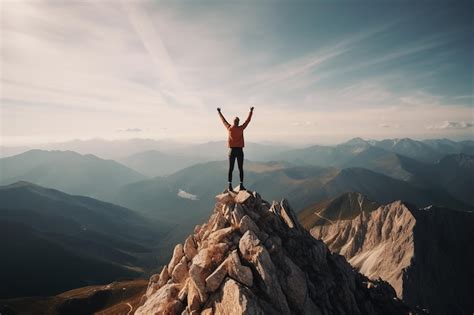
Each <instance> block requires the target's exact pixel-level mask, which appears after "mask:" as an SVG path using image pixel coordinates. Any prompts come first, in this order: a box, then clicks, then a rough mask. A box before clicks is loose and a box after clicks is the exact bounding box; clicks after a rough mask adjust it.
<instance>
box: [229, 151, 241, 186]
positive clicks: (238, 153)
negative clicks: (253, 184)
mask: <svg viewBox="0 0 474 315" xmlns="http://www.w3.org/2000/svg"><path fill="white" fill-rule="evenodd" d="M235 159H237V165H238V166H239V175H240V182H241V183H242V182H243V181H244V150H243V149H242V148H230V150H229V174H228V178H229V183H231V182H232V172H233V171H234V164H235Z"/></svg>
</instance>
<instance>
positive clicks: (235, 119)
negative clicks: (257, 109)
mask: <svg viewBox="0 0 474 315" xmlns="http://www.w3.org/2000/svg"><path fill="white" fill-rule="evenodd" d="M239 122H240V119H239V117H235V118H234V126H238V125H239Z"/></svg>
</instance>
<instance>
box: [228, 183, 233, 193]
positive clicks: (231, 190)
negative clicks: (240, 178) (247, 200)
mask: <svg viewBox="0 0 474 315" xmlns="http://www.w3.org/2000/svg"><path fill="white" fill-rule="evenodd" d="M229 191H230V192H233V191H234V188H233V187H232V184H231V183H229Z"/></svg>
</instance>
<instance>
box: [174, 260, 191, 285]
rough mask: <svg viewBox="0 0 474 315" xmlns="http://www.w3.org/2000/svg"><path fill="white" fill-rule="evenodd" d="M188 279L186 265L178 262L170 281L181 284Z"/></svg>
mask: <svg viewBox="0 0 474 315" xmlns="http://www.w3.org/2000/svg"><path fill="white" fill-rule="evenodd" d="M187 277H188V264H187V263H186V262H180V263H178V264H177V265H176V267H174V269H173V273H172V275H171V279H172V280H173V282H174V283H183V282H184V281H185V280H186V278H187Z"/></svg>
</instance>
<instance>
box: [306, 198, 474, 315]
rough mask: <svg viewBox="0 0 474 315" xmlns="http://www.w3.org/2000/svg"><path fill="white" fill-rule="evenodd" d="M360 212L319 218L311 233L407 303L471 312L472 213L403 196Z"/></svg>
mask: <svg viewBox="0 0 474 315" xmlns="http://www.w3.org/2000/svg"><path fill="white" fill-rule="evenodd" d="M333 210H334V211H335V209H333ZM341 211H344V212H347V209H341ZM354 211H355V212H357V211H358V210H357V209H356V210H354ZM358 212H359V215H357V216H355V217H354V218H352V219H348V220H331V222H329V221H327V220H326V221H325V222H322V221H319V223H317V224H316V225H315V226H312V227H310V233H311V234H312V235H313V236H314V237H315V238H316V239H321V240H323V241H324V242H325V243H326V244H327V245H328V247H329V248H330V250H331V251H332V252H334V253H338V254H341V255H343V256H344V257H345V258H346V259H347V260H348V261H349V263H350V264H351V265H352V266H353V267H355V268H356V269H357V270H359V271H360V272H361V273H363V274H364V275H366V276H367V277H369V278H370V279H379V278H381V279H383V280H385V281H387V282H389V283H390V284H391V285H392V286H393V288H394V289H395V291H396V292H397V296H398V297H399V298H401V299H403V300H404V302H406V303H407V304H408V305H410V306H412V307H419V308H423V309H428V310H429V311H430V313H431V314H454V313H456V314H472V312H473V311H474V302H473V300H472V298H471V295H472V292H474V286H473V284H472V279H474V271H473V270H474V269H473V268H472V261H473V260H474V250H473V249H472V248H473V247H472V246H471V245H470V244H471V243H472V241H474V229H473V226H474V214H473V213H468V212H460V211H455V210H451V209H446V208H437V207H429V208H425V209H420V210H419V209H417V208H415V207H414V206H411V205H408V204H406V203H403V202H401V201H396V202H393V203H391V204H388V205H385V206H381V207H379V208H378V209H376V210H374V211H372V212H360V211H358ZM462 244H464V245H462Z"/></svg>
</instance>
